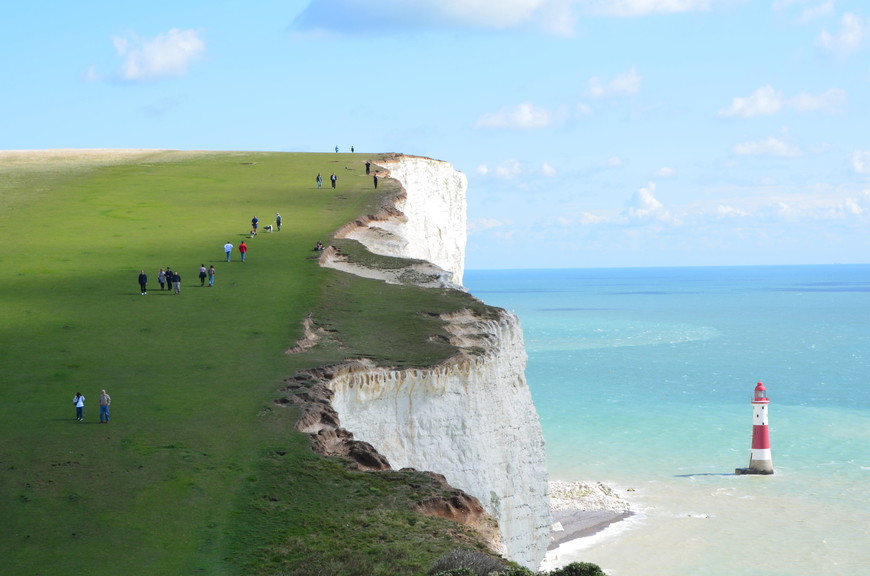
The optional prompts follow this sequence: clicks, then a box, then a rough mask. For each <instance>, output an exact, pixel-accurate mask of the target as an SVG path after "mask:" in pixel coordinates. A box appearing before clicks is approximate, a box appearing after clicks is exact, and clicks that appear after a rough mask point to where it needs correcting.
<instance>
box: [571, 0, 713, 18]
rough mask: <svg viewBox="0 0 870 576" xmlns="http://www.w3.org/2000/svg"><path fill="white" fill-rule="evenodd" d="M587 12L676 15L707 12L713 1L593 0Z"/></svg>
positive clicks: (621, 14)
mask: <svg viewBox="0 0 870 576" xmlns="http://www.w3.org/2000/svg"><path fill="white" fill-rule="evenodd" d="M586 4H587V6H588V11H590V12H593V13H598V14H607V15H610V16H644V15H647V14H677V13H680V12H697V11H704V10H709V9H710V8H711V7H712V5H713V0H595V1H593V2H587V3H586Z"/></svg>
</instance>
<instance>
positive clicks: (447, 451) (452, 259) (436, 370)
mask: <svg viewBox="0 0 870 576" xmlns="http://www.w3.org/2000/svg"><path fill="white" fill-rule="evenodd" d="M382 166H383V168H386V169H388V170H389V172H390V175H391V177H393V178H396V179H397V180H399V181H400V183H401V184H402V186H403V188H404V193H403V194H400V195H399V196H398V197H397V199H396V201H395V203H394V206H393V207H391V208H392V209H391V210H388V211H387V212H386V213H385V214H383V215H380V216H378V217H376V218H374V219H371V220H369V221H367V222H365V223H357V224H356V225H354V226H350V227H346V229H345V230H343V231H342V234H341V235H343V236H344V237H346V238H354V239H357V240H358V241H360V242H361V243H363V244H364V245H365V246H366V247H367V248H368V249H369V250H370V251H372V252H375V253H378V254H385V255H390V256H402V257H407V258H414V259H420V260H427V261H428V262H430V263H431V264H433V265H435V266H437V268H438V269H441V270H443V271H445V272H446V273H447V274H448V276H449V282H447V284H449V285H454V286H458V285H461V282H462V275H463V271H464V261H465V239H466V231H465V222H466V216H465V207H466V202H465V192H466V188H467V183H466V179H465V176H464V175H462V174H461V173H459V172H457V171H456V170H454V169H453V167H452V166H451V165H450V164H448V163H446V162H440V161H436V160H431V159H426V158H416V157H398V158H397V159H396V160H394V161H390V162H388V163H384V164H382ZM325 256H326V257H325V258H324V259H323V260H322V262H323V264H324V265H327V266H334V267H336V268H340V269H344V270H348V271H351V272H353V270H352V269H351V268H348V267H346V266H342V265H341V263H339V262H336V260H335V259H334V258H331V257H329V255H325ZM369 276H371V274H369ZM445 320H446V321H447V322H448V326H449V330H450V332H451V334H452V335H453V338H452V343H453V344H454V345H455V346H457V348H458V349H459V353H458V354H457V355H456V356H455V357H454V358H452V359H451V360H449V361H448V362H446V363H444V364H442V365H438V366H434V367H431V368H417V369H407V370H393V369H387V368H379V367H374V366H368V367H366V368H364V369H359V367H358V368H357V369H353V370H341V371H338V372H337V373H336V374H335V375H334V377H333V378H332V379H331V380H330V381H329V382H328V383H327V386H328V387H329V388H330V389H331V390H332V391H333V393H334V397H333V399H332V406H333V408H334V409H335V410H336V412H337V413H338V417H339V418H340V420H341V426H342V427H343V428H345V429H347V430H349V431H350V432H352V433H353V436H354V438H356V439H357V440H360V441H363V442H368V443H370V444H372V445H373V446H374V447H375V448H376V449H377V450H378V452H380V453H381V454H383V455H384V456H385V457H386V458H387V459H388V460H389V462H390V464H391V465H392V467H393V468H403V467H411V468H416V469H419V470H431V471H434V472H437V473H439V474H443V475H444V476H445V477H446V478H447V481H448V482H449V483H450V484H451V485H452V486H455V487H457V488H460V489H462V490H464V491H465V492H467V493H469V494H471V495H473V496H475V497H476V498H477V499H478V500H480V502H481V504H482V505H483V506H484V508H485V509H486V510H487V512H489V513H490V514H491V515H492V516H493V517H494V518H495V519H496V520H497V521H498V523H499V527H500V530H501V534H502V541H503V544H504V550H501V551H500V552H502V553H504V554H505V556H507V557H508V558H510V559H511V560H514V561H516V562H518V563H520V564H522V565H524V566H526V567H529V568H531V569H536V568H537V567H538V566H539V565H540V563H541V560H542V559H543V558H544V555H545V553H546V550H547V545H548V543H549V536H550V512H549V507H548V499H547V488H548V487H547V480H548V477H547V470H546V463H545V452H544V441H543V435H542V433H541V427H540V423H539V421H538V415H537V412H536V410H535V407H534V405H533V403H532V399H531V394H530V392H529V388H528V386H527V384H526V379H525V366H526V359H527V356H526V351H525V347H524V344H523V336H522V329H521V327H520V322H519V319H518V318H517V317H516V316H515V315H513V314H511V313H509V312H507V311H504V310H501V309H494V314H493V316H492V317H490V318H486V319H485V318H480V317H477V316H474V315H472V314H471V313H460V314H455V315H452V316H450V317H447V318H445Z"/></svg>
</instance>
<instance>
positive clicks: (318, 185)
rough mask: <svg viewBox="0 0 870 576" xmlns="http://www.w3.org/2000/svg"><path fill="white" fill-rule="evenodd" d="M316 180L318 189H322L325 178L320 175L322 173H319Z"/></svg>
mask: <svg viewBox="0 0 870 576" xmlns="http://www.w3.org/2000/svg"><path fill="white" fill-rule="evenodd" d="M316 180H317V187H318V188H322V187H323V176H321V175H320V172H318V173H317V178H316Z"/></svg>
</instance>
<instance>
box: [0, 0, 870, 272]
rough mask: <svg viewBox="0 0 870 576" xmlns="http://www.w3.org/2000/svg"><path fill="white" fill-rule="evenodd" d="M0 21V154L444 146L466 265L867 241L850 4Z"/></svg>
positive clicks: (439, 0)
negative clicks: (460, 186) (465, 232)
mask: <svg viewBox="0 0 870 576" xmlns="http://www.w3.org/2000/svg"><path fill="white" fill-rule="evenodd" d="M128 4H129V5H128ZM0 28H2V40H0V42H2V48H3V50H2V51H0V72H2V78H3V89H2V90H0V106H2V110H3V114H2V116H0V149H13V150H20V149H45V148H172V149H184V150H191V149H207V150H280V151H317V152H322V151H329V150H332V149H333V148H334V147H335V146H336V145H338V146H339V147H340V148H341V150H342V151H349V148H350V146H351V145H353V146H355V148H356V150H357V153H359V154H361V155H364V154H365V153H366V152H403V153H406V154H415V155H422V156H430V157H433V158H438V159H442V160H447V161H449V162H451V163H452V164H453V165H454V166H456V168H457V169H459V170H461V171H463V172H464V173H466V174H467V175H468V180H469V192H468V202H469V242H468V258H467V262H466V265H467V268H469V269H481V268H553V267H598V266H682V265H739V264H814V263H819V264H826V263H866V262H870V257H868V253H870V121H868V120H870V116H868V115H870V107H868V103H870V4H867V3H866V2H862V1H858V0H851V1H849V0H763V1H753V0H611V1H605V0H311V1H309V2H306V1H298V2H294V1H282V2H277V1H268V0H250V1H248V2H245V3H240V2H225V1H220V0H213V1H210V2H194V1H190V2H177V1H175V0H173V1H172V2H165V1H161V0H154V1H151V2H140V3H125V2H102V1H87V0H85V1H83V2H78V3H57V2H46V1H40V0H34V1H33V2H27V3H25V2H15V3H13V4H12V5H10V6H7V7H6V8H5V9H4V16H3V19H2V23H0Z"/></svg>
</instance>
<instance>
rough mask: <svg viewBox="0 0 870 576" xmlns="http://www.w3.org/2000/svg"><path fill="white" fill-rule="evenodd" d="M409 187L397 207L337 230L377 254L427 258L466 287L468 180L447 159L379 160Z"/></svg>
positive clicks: (399, 199) (340, 234) (454, 280)
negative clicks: (379, 215)
mask: <svg viewBox="0 0 870 576" xmlns="http://www.w3.org/2000/svg"><path fill="white" fill-rule="evenodd" d="M379 166H381V167H382V168H384V169H386V170H388V171H389V175H390V177H391V178H394V179H396V180H398V181H399V182H401V183H402V186H403V188H404V189H405V193H404V194H400V195H399V196H398V197H397V198H395V200H394V206H393V208H394V210H392V211H390V213H389V214H386V215H383V216H381V217H378V219H377V220H374V221H364V222H363V221H361V222H359V223H355V224H351V225H349V226H346V227H345V228H344V229H342V230H341V231H339V233H338V234H336V236H337V237H340V238H350V239H353V240H357V241H359V242H360V243H361V244H363V245H364V246H365V247H366V248H368V249H369V250H370V251H371V252H373V253H375V254H381V255H384V256H397V257H402V258H414V259H417V260H425V261H427V262H430V263H432V264H434V265H435V266H438V267H440V268H441V269H442V270H444V271H446V272H448V273H449V275H451V276H452V279H451V281H452V283H453V284H455V285H457V286H461V285H462V274H463V272H464V271H465V241H466V231H465V229H466V219H467V216H466V207H467V204H466V201H465V191H466V189H467V188H468V179H467V178H466V177H465V174H463V173H462V172H458V171H456V170H454V169H453V166H451V165H450V164H448V163H447V162H439V161H437V160H431V159H429V158H418V157H414V156H401V157H399V158H398V159H396V160H390V161H386V162H380V164H379Z"/></svg>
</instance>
